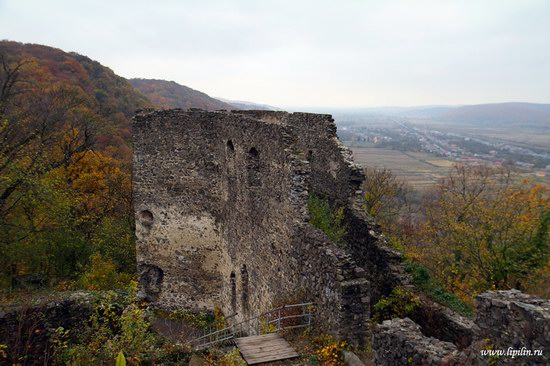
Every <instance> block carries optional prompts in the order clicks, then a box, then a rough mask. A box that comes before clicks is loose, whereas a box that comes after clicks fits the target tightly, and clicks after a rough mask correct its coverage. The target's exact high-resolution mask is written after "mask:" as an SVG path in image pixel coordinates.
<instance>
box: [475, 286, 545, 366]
mask: <svg viewBox="0 0 550 366" xmlns="http://www.w3.org/2000/svg"><path fill="white" fill-rule="evenodd" d="M476 310H477V312H476V323H477V325H478V326H479V331H478V334H477V339H478V340H484V339H487V340H488V341H489V342H490V343H491V345H492V346H493V348H494V349H500V350H508V348H510V347H511V348H513V349H516V350H521V349H522V348H523V347H524V348H525V349H526V350H531V351H534V350H542V352H543V355H542V357H539V356H531V357H528V356H517V357H515V358H511V357H506V356H504V357H500V359H499V361H500V362H501V363H499V364H502V365H549V364H550V300H548V299H540V298H536V297H534V296H530V295H527V294H524V293H522V292H520V291H518V290H509V291H488V292H485V293H483V294H481V295H479V296H478V297H477V299H476Z"/></svg>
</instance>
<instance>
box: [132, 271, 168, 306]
mask: <svg viewBox="0 0 550 366" xmlns="http://www.w3.org/2000/svg"><path fill="white" fill-rule="evenodd" d="M138 272H139V283H140V285H141V287H142V289H143V291H144V292H145V294H146V295H147V297H148V298H149V299H150V300H154V299H156V298H157V297H158V294H159V293H160V292H161V290H162V280H163V279H164V271H163V270H162V269H161V268H159V267H157V266H155V265H153V264H140V265H139V266H138Z"/></svg>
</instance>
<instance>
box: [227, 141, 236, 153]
mask: <svg viewBox="0 0 550 366" xmlns="http://www.w3.org/2000/svg"><path fill="white" fill-rule="evenodd" d="M227 151H229V152H233V151H235V146H233V141H231V140H227Z"/></svg>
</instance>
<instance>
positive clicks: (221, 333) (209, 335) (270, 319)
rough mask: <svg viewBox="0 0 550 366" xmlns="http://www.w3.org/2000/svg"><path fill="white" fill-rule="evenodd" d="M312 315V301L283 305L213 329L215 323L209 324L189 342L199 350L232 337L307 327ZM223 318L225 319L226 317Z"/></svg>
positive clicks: (309, 325)
mask: <svg viewBox="0 0 550 366" xmlns="http://www.w3.org/2000/svg"><path fill="white" fill-rule="evenodd" d="M235 315H236V314H234V315H233V317H234V316H235ZM312 316H313V303H311V302H308V303H303V304H291V305H285V306H281V307H280V308H276V309H273V310H270V311H268V312H265V313H263V314H260V315H257V316H255V317H252V318H249V319H246V320H243V321H241V322H239V323H235V324H232V325H229V326H226V327H223V328H221V329H216V330H213V327H215V325H214V326H210V327H208V328H206V329H205V330H203V332H202V335H201V336H199V337H197V338H195V339H193V340H192V341H191V342H190V343H191V345H192V346H193V348H194V349H195V350H200V349H205V348H208V347H211V346H213V345H216V344H221V343H224V342H227V341H230V340H231V339H233V338H238V337H244V336H248V335H259V334H267V333H276V332H279V331H281V330H283V329H294V328H309V327H311V321H312ZM225 320H226V321H227V318H226V319H225Z"/></svg>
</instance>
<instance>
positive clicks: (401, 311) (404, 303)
mask: <svg viewBox="0 0 550 366" xmlns="http://www.w3.org/2000/svg"><path fill="white" fill-rule="evenodd" d="M418 306H420V298H419V297H418V296H417V295H415V294H414V293H413V292H411V291H408V290H405V289H403V288H401V287H395V288H394V289H393V290H392V292H391V294H390V296H387V297H386V296H383V297H382V298H381V299H380V301H378V302H377V303H376V304H375V305H374V307H373V317H372V318H373V320H374V321H375V322H377V323H381V322H382V321H383V320H388V319H392V318H404V317H406V316H408V315H409V314H411V313H412V312H413V311H414V310H415V309H416V308H418Z"/></svg>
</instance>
